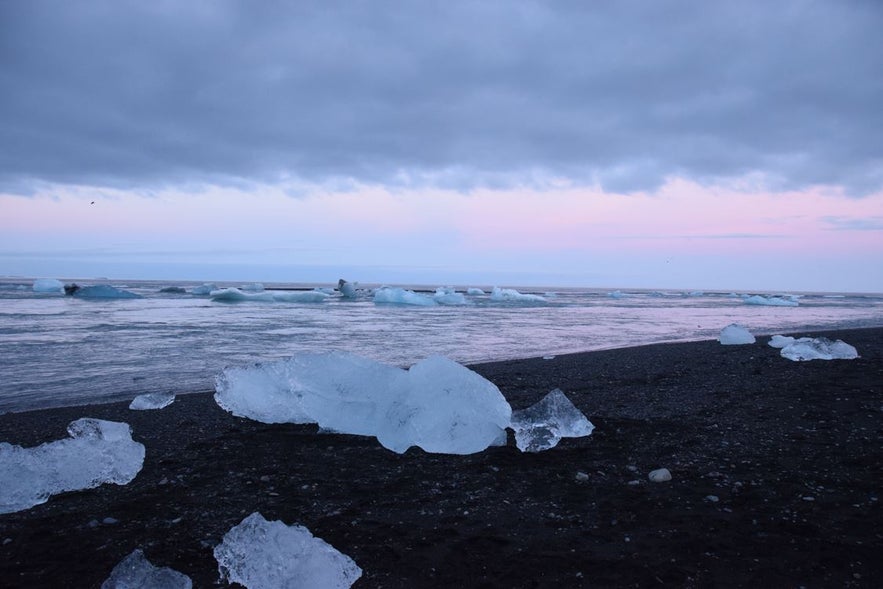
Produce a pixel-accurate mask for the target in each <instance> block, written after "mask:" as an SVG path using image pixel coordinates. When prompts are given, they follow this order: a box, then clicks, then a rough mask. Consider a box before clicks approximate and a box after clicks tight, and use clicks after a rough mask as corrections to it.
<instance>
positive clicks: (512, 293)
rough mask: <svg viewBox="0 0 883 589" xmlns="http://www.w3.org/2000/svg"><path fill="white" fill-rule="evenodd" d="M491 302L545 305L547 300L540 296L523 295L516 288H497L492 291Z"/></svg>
mask: <svg viewBox="0 0 883 589" xmlns="http://www.w3.org/2000/svg"><path fill="white" fill-rule="evenodd" d="M491 300H492V301H498V302H503V301H506V302H510V301H511V302H518V303H545V302H546V299H545V298H543V297H541V296H540V295H535V294H522V293H520V292H518V291H517V290H515V289H514V288H500V287H499V286H495V287H494V289H493V290H492V291H491Z"/></svg>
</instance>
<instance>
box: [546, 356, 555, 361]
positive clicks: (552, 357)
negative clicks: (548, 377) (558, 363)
mask: <svg viewBox="0 0 883 589" xmlns="http://www.w3.org/2000/svg"><path fill="white" fill-rule="evenodd" d="M554 359H555V356H543V360H554Z"/></svg>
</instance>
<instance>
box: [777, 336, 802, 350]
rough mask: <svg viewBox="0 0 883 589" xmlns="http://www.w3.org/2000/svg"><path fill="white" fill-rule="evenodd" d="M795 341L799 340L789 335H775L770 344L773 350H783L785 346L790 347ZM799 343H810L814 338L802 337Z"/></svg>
mask: <svg viewBox="0 0 883 589" xmlns="http://www.w3.org/2000/svg"><path fill="white" fill-rule="evenodd" d="M795 341H798V340H796V339H794V338H793V337H791V336H788V335H774V336H773V337H771V338H770V342H769V343H770V347H771V348H779V349H782V348H784V347H785V346H790V345H791V344H793V343H794V342H795ZM799 341H807V342H808V341H812V338H808V337H802V338H800V340H799Z"/></svg>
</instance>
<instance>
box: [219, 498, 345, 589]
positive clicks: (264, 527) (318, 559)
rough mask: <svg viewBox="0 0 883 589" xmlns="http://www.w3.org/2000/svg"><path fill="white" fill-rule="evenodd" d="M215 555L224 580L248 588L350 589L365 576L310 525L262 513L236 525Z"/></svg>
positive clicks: (255, 514) (225, 536)
mask: <svg viewBox="0 0 883 589" xmlns="http://www.w3.org/2000/svg"><path fill="white" fill-rule="evenodd" d="M214 554H215V560H217V561H218V572H219V573H220V575H221V581H222V582H230V583H239V584H241V585H243V586H245V587H247V588H249V589H258V588H270V587H303V588H305V589H306V588H312V587H316V588H319V587H321V588H322V589H345V588H347V587H350V586H352V584H353V583H355V582H356V580H358V579H359V577H361V576H362V569H361V568H359V566H358V565H357V564H356V563H355V562H354V561H353V559H351V558H350V557H349V556H347V555H345V554H342V553H341V552H339V551H338V550H336V549H335V548H334V547H333V546H331V545H330V544H328V543H327V542H325V541H324V540H322V539H320V538H316V537H315V536H313V535H312V534H311V533H310V531H309V530H308V529H307V528H305V527H303V526H297V525H292V526H287V525H285V524H284V523H282V522H281V521H267V520H266V519H264V517H263V516H262V515H261V514H260V513H258V512H255V513H252V514H251V515H250V516H248V517H246V518H245V519H244V520H242V522H241V523H240V524H239V525H237V526H234V527H233V528H231V529H230V531H228V532H227V533H226V534H225V535H224V539H223V541H222V542H221V543H220V544H219V545H218V546H216V547H215V550H214Z"/></svg>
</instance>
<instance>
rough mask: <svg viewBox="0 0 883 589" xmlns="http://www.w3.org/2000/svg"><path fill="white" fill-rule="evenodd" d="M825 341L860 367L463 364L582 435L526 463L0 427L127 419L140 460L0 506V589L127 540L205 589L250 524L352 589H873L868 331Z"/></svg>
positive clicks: (166, 413)
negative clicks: (215, 552) (588, 423)
mask: <svg viewBox="0 0 883 589" xmlns="http://www.w3.org/2000/svg"><path fill="white" fill-rule="evenodd" d="M800 335H820V333H813V334H800ZM825 335H827V336H828V337H834V338H842V339H844V340H845V341H846V342H848V343H850V344H852V345H854V346H856V347H857V348H858V350H859V353H860V355H861V358H859V359H856V360H850V361H832V362H823V361H814V362H805V363H796V362H791V361H789V360H786V359H784V358H781V357H780V356H779V351H778V350H776V349H773V348H770V347H768V346H767V345H766V342H767V340H768V338H766V337H762V338H759V341H758V343H757V344H754V345H748V346H721V345H719V344H718V343H716V342H693V343H678V344H664V345H651V346H644V347H637V348H629V349H621V350H609V351H600V352H590V353H584V354H574V355H567V356H559V357H557V358H555V359H552V360H542V359H532V360H518V361H509V362H499V363H491V364H483V365H478V366H473V367H472V368H473V369H475V370H476V371H477V372H479V373H480V374H482V375H484V376H485V377H487V378H489V379H490V380H491V381H493V382H494V383H495V384H497V386H499V387H500V389H501V390H502V392H503V394H504V395H505V396H506V397H507V398H508V399H509V401H510V402H511V404H512V405H513V407H514V408H516V409H518V408H523V407H526V406H528V405H530V404H532V403H534V402H536V401H538V400H539V399H540V398H542V396H543V395H545V394H546V393H548V392H549V390H551V389H553V388H555V387H560V388H562V389H563V390H564V391H565V392H566V393H567V395H568V397H569V398H570V399H571V400H572V401H573V402H574V403H575V404H576V405H577V407H579V408H580V409H581V410H582V411H583V412H584V413H585V414H586V415H587V416H588V417H589V418H590V419H591V420H592V421H593V423H594V424H595V425H596V426H597V429H596V430H595V432H594V433H593V434H592V436H590V437H588V438H582V439H574V440H564V441H562V442H561V444H559V446H558V447H557V448H555V449H553V450H550V451H548V452H543V453H539V454H522V453H521V452H519V451H518V450H517V449H515V447H514V445H513V443H512V441H511V440H510V445H509V446H508V447H500V448H491V449H489V450H487V451H485V452H482V453H479V454H474V455H471V456H446V455H432V454H426V453H424V452H422V451H421V450H418V449H411V450H409V451H408V452H407V453H406V454H404V455H398V454H395V453H393V452H390V451H388V450H385V449H384V448H383V447H381V446H380V445H379V444H378V443H377V441H376V440H374V439H373V438H367V437H357V436H347V435H319V434H317V433H316V428H315V426H296V425H265V424H261V423H257V422H253V421H249V420H246V419H240V418H235V417H232V416H230V415H229V414H227V413H225V412H224V411H222V410H221V409H220V408H218V407H217V405H216V404H215V403H214V401H213V399H212V397H211V395H209V394H193V395H184V396H179V397H178V399H177V400H176V401H175V403H174V404H172V405H171V406H170V407H168V408H166V409H163V410H161V411H129V410H128V409H127V403H115V404H110V405H97V406H90V407H73V408H62V409H52V410H45V411H34V412H27V413H19V414H7V415H2V416H0V440H2V441H7V442H11V443H15V444H23V445H26V446H31V445H36V444H38V443H42V442H46V441H51V440H55V439H59V438H63V437H65V436H66V433H65V428H66V426H67V424H68V423H69V422H70V421H72V420H74V419H77V418H80V417H96V418H102V419H111V420H116V421H126V422H128V423H130V424H131V426H132V428H133V430H134V438H135V439H136V440H138V441H140V442H142V443H144V444H145V445H146V447H147V458H146V460H145V464H144V469H143V470H142V471H141V473H140V474H139V475H138V476H137V477H136V478H135V480H134V481H133V482H132V483H130V484H129V485H126V486H122V487H121V486H116V485H104V486H102V487H99V488H98V489H94V490H88V491H81V492H74V493H67V494H63V495H59V496H54V497H52V498H50V500H49V501H48V503H46V504H43V505H39V506H36V507H34V508H32V509H29V510H27V511H23V512H19V513H13V514H7V515H0V586H3V587H9V588H11V587H29V588H31V587H97V586H99V585H100V583H101V582H102V581H103V580H104V579H106V578H107V576H108V574H109V573H110V571H111V569H112V568H113V567H114V566H115V565H116V564H117V563H118V562H119V561H120V560H121V559H122V558H123V557H124V556H126V555H127V554H128V553H130V552H131V551H132V550H134V549H135V548H139V547H140V548H142V549H143V550H144V552H145V554H146V556H147V557H148V558H149V559H150V560H151V561H152V562H153V563H154V564H157V565H161V566H170V567H172V568H174V569H177V570H179V571H181V572H183V573H185V574H187V575H189V576H190V577H191V578H192V579H193V581H194V586H195V587H212V586H217V580H218V573H217V566H216V563H215V561H214V558H213V556H212V548H213V547H214V546H215V545H216V544H218V543H219V542H220V540H221V537H222V536H223V535H224V533H225V532H226V531H227V530H228V529H230V528H231V527H232V526H234V525H236V524H238V523H239V522H240V521H241V520H242V519H243V518H244V517H245V516H247V515H248V514H250V513H252V512H254V511H260V512H261V513H262V514H263V515H264V516H265V517H266V518H267V519H271V520H272V519H281V520H283V521H284V522H286V523H288V524H291V523H299V524H302V525H305V526H307V527H308V528H309V529H310V530H311V531H312V532H313V533H314V534H315V535H316V536H318V537H320V538H323V539H325V540H326V541H328V542H329V543H330V544H332V545H333V546H334V547H336V548H337V549H338V550H340V551H341V552H343V553H345V554H347V555H349V556H351V557H352V558H353V559H354V560H355V561H356V562H357V563H358V564H359V565H360V566H361V567H362V569H363V570H364V575H363V577H362V579H360V580H359V581H358V582H357V584H356V585H355V587H364V588H375V587H386V588H397V587H401V588H409V589H413V588H421V587H460V588H464V587H488V588H489V587H555V588H568V587H580V586H593V587H598V586H605V587H624V586H647V587H657V586H672V587H682V586H687V587H703V586H727V587H731V586H732V587H736V586H753V587H797V586H801V585H802V586H807V587H879V586H881V584H883V559H881V558H880V555H881V554H883V551H881V548H883V525H881V524H883V512H881V506H880V501H879V500H878V498H879V496H880V494H881V492H883V489H881V486H883V435H881V434H883V413H881V411H883V329H866V330H852V331H841V332H833V333H828V334H825ZM659 467H666V468H668V469H670V470H671V472H672V475H673V480H672V481H671V482H668V483H650V482H648V480H647V473H648V472H649V471H650V470H653V469H655V468H659ZM579 472H582V473H585V474H586V475H588V480H579V479H581V478H583V477H579V479H578V477H577V473H579ZM711 495H713V496H715V497H717V499H718V500H717V501H713V500H711V499H710V498H708V497H709V496H711ZM105 518H113V519H114V520H116V523H99V522H102V521H103V520H104V519H105ZM109 521H110V520H109ZM90 522H91V524H90Z"/></svg>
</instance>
